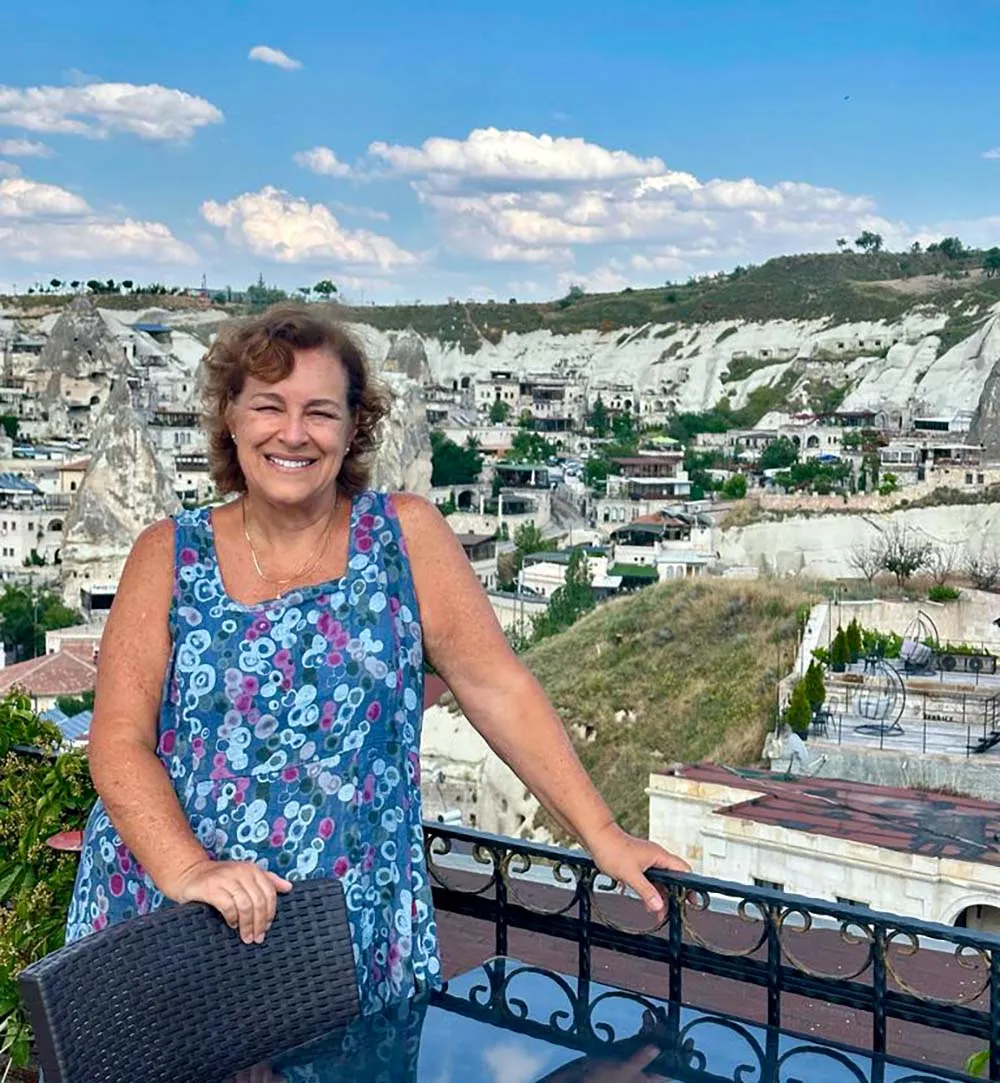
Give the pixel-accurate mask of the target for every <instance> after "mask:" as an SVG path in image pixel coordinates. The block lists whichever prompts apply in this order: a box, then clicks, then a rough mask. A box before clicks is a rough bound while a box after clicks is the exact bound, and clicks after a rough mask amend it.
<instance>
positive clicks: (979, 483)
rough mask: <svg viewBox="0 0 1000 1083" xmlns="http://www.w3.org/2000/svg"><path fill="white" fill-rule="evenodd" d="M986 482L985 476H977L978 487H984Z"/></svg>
mask: <svg viewBox="0 0 1000 1083" xmlns="http://www.w3.org/2000/svg"><path fill="white" fill-rule="evenodd" d="M984 480H985V477H984V475H983V474H977V475H976V484H977V485H982V484H983V482H984Z"/></svg>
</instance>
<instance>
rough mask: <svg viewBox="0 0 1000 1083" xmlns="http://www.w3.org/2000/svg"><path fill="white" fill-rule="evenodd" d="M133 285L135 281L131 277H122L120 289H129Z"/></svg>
mask: <svg viewBox="0 0 1000 1083" xmlns="http://www.w3.org/2000/svg"><path fill="white" fill-rule="evenodd" d="M134 285H135V283H134V282H133V281H132V279H131V278H123V279H122V289H123V290H131V289H132V287H133V286H134Z"/></svg>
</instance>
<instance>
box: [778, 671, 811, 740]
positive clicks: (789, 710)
mask: <svg viewBox="0 0 1000 1083" xmlns="http://www.w3.org/2000/svg"><path fill="white" fill-rule="evenodd" d="M811 721H812V711H811V709H810V707H809V696H808V693H807V692H806V682H805V681H804V680H801V681H798V682H797V683H796V685H795V687H794V688H793V689H792V696H791V699H790V700H789V701H788V706H787V707H786V708H785V715H784V722H785V725H786V726H788V727H789V728H790V729H791V730H792V732H793V733H797V734H798V735H799V736H800V737H805V735H806V734H807V733H808V732H809V723H810V722H811Z"/></svg>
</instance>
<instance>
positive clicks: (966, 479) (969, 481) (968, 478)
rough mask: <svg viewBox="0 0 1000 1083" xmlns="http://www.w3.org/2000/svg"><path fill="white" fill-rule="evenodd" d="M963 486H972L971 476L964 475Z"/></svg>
mask: <svg viewBox="0 0 1000 1083" xmlns="http://www.w3.org/2000/svg"><path fill="white" fill-rule="evenodd" d="M965 484H966V485H971V484H972V475H971V474H966V475H965Z"/></svg>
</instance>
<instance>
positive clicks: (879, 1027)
mask: <svg viewBox="0 0 1000 1083" xmlns="http://www.w3.org/2000/svg"><path fill="white" fill-rule="evenodd" d="M872 932H873V941H872V1053H874V1054H875V1055H876V1056H877V1055H879V1054H884V1053H885V953H886V952H887V951H888V950H889V949H888V946H887V942H886V936H885V926H884V925H880V924H879V923H878V922H875V923H874V926H873V930H872Z"/></svg>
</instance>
